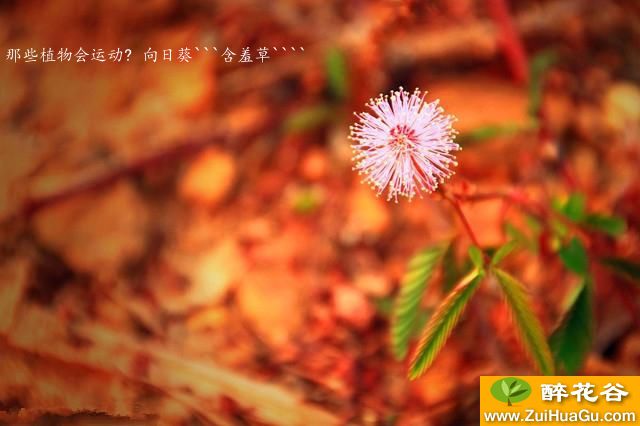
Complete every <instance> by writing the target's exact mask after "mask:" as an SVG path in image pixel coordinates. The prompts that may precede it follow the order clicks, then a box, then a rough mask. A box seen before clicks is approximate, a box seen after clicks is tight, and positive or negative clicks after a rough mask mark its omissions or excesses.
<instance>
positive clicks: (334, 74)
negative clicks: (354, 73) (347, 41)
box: [325, 47, 349, 99]
mask: <svg viewBox="0 0 640 426" xmlns="http://www.w3.org/2000/svg"><path fill="white" fill-rule="evenodd" d="M325 66H326V71H327V82H328V84H329V90H330V91H331V94H332V95H333V96H334V98H335V99H344V98H346V97H347V95H348V94H349V82H348V81H347V77H348V70H347V63H346V59H345V56H344V53H343V52H342V51H341V50H340V49H338V48H336V47H333V48H331V49H329V51H328V52H327V56H326V58H325Z"/></svg>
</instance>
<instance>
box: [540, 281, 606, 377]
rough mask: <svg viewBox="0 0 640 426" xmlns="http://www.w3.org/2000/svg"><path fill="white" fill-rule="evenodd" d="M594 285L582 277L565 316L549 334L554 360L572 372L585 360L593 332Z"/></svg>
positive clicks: (566, 370)
mask: <svg viewBox="0 0 640 426" xmlns="http://www.w3.org/2000/svg"><path fill="white" fill-rule="evenodd" d="M592 287H593V285H592V283H591V280H590V278H589V277H584V279H583V280H582V283H581V285H580V287H579V288H578V289H577V291H576V292H575V293H574V295H573V297H572V299H571V300H570V303H569V309H568V311H567V313H566V314H565V316H564V319H563V320H562V322H561V323H560V325H559V326H558V328H557V329H556V330H555V331H554V332H553V334H552V335H551V337H550V338H549V344H550V345H551V349H552V350H553V355H554V358H555V360H556V364H557V365H558V366H559V367H563V368H564V370H565V372H566V373H567V374H574V373H575V372H576V371H578V369H579V368H580V366H581V365H582V363H583V362H584V360H585V358H586V356H587V354H588V353H589V349H590V348H591V342H592V341H593V334H594V326H595V325H594V320H593V314H592V312H593V289H592Z"/></svg>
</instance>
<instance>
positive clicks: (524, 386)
mask: <svg viewBox="0 0 640 426" xmlns="http://www.w3.org/2000/svg"><path fill="white" fill-rule="evenodd" d="M491 395H493V397H494V398H495V399H497V400H498V401H500V402H506V403H507V405H508V406H512V405H513V403H514V402H520V401H524V400H525V399H527V398H528V397H529V395H531V386H530V385H529V383H527V382H525V381H524V380H522V379H518V378H517V377H505V378H504V379H500V380H497V381H496V382H495V383H494V384H493V385H492V386H491Z"/></svg>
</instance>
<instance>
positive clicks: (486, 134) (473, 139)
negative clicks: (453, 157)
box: [456, 123, 531, 146]
mask: <svg viewBox="0 0 640 426" xmlns="http://www.w3.org/2000/svg"><path fill="white" fill-rule="evenodd" d="M529 127H531V126H522V125H519V124H516V123H504V124H494V125H487V126H481V127H476V128H475V129H473V130H470V131H468V132H464V133H462V134H460V135H458V137H457V138H456V142H457V143H459V144H460V145H462V146H468V145H471V144H473V143H478V142H483V141H487V140H491V139H495V138H500V137H509V136H513V135H516V134H518V133H520V132H524V131H527V130H529Z"/></svg>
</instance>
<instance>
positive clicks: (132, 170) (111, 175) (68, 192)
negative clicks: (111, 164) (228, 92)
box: [0, 115, 279, 225]
mask: <svg viewBox="0 0 640 426" xmlns="http://www.w3.org/2000/svg"><path fill="white" fill-rule="evenodd" d="M221 122H224V119H223V120H221ZM278 123H279V120H278V117H276V116H275V115H274V116H272V117H270V118H269V119H268V120H265V121H264V122H263V123H260V125H258V126H256V127H255V128H253V129H249V130H245V131H243V132H240V133H238V134H232V133H230V132H229V131H228V130H227V129H224V128H223V129H222V130H216V131H213V132H212V133H210V134H208V135H204V136H200V137H195V138H188V139H184V140H181V141H179V142H177V143H176V144H174V145H173V146H170V147H169V148H167V149H165V150H162V151H159V152H156V153H152V154H150V155H148V156H143V157H141V158H137V159H135V160H133V161H130V162H129V163H127V164H123V165H121V166H119V167H116V168H113V169H110V170H107V171H103V172H100V173H96V175H95V176H93V177H90V178H83V179H82V180H80V181H78V182H75V183H72V184H69V185H68V186H65V187H63V188H60V189H58V190H56V191H53V192H51V193H49V194H45V195H41V196H38V197H33V198H31V197H27V198H26V199H24V200H22V202H21V204H20V205H19V206H18V207H17V208H16V209H15V210H14V211H13V212H11V213H10V214H9V215H7V216H5V217H0V225H4V224H5V223H8V222H11V221H12V220H14V219H22V218H27V219H28V218H29V217H31V216H32V215H34V214H35V213H37V212H39V211H41V210H43V209H46V208H48V207H51V206H54V205H56V204H58V203H60V202H63V201H65V200H68V199H70V198H73V197H75V196H78V195H81V194H85V193H88V192H92V191H96V190H99V189H101V188H104V187H106V186H109V185H112V184H114V183H116V182H117V181H119V180H120V179H124V178H128V177H131V176H135V175H137V174H140V173H143V172H145V171H146V170H149V169H152V168H154V167H158V166H160V165H163V164H166V163H170V162H175V161H179V160H181V159H184V158H187V157H189V156H191V155H194V154H196V153H198V152H199V151H201V150H203V149H204V148H206V147H208V146H211V145H214V144H222V143H224V142H225V141H228V140H230V139H252V138H255V137H256V136H258V135H260V134H263V133H264V132H266V131H270V130H272V129H274V128H275V127H276V126H277V124H278Z"/></svg>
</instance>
